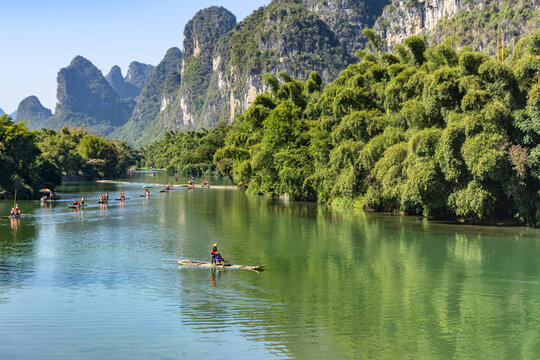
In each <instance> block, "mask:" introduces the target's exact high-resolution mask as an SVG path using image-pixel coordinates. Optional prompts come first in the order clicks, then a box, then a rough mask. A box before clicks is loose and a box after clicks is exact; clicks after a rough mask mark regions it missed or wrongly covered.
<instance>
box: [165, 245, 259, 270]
mask: <svg viewBox="0 0 540 360" xmlns="http://www.w3.org/2000/svg"><path fill="white" fill-rule="evenodd" d="M210 256H211V258H212V260H211V261H198V260H189V259H185V260H178V259H162V260H163V261H176V262H177V263H178V265H179V266H194V267H203V268H218V269H239V270H251V271H261V270H265V267H266V265H254V266H250V265H234V264H229V263H228V261H227V260H225V259H224V258H223V256H221V254H220V253H219V251H218V247H217V244H214V245H212V249H211V250H210Z"/></svg>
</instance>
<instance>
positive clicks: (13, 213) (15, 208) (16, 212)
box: [10, 205, 21, 216]
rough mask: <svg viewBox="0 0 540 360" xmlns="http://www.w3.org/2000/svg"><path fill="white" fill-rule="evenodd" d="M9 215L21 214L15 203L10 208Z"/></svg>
mask: <svg viewBox="0 0 540 360" xmlns="http://www.w3.org/2000/svg"><path fill="white" fill-rule="evenodd" d="M10 215H11V216H19V215H21V212H20V210H19V205H15V207H14V208H11V213H10Z"/></svg>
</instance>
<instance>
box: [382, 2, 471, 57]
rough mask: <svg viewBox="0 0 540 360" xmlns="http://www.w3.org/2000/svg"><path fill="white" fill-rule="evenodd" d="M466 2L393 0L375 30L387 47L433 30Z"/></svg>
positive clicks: (465, 4) (466, 5)
mask: <svg viewBox="0 0 540 360" xmlns="http://www.w3.org/2000/svg"><path fill="white" fill-rule="evenodd" d="M468 3H469V2H468V1H463V0H393V1H392V4H391V5H389V6H387V7H386V9H385V10H384V12H383V14H382V16H381V17H380V18H379V19H378V20H377V24H376V28H377V30H378V31H379V33H380V35H381V37H382V38H383V39H384V40H385V42H386V45H387V46H388V47H392V46H393V45H395V44H399V43H401V42H403V40H405V39H406V38H408V37H409V36H412V35H416V34H419V33H422V32H426V31H429V30H432V29H434V28H435V26H436V25H437V23H438V22H439V20H440V19H442V18H443V17H452V16H454V15H455V14H456V13H457V12H458V11H459V10H461V9H462V8H464V7H467V8H468Z"/></svg>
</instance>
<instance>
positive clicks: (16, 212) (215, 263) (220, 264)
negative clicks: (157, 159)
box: [1, 179, 265, 271]
mask: <svg viewBox="0 0 540 360" xmlns="http://www.w3.org/2000/svg"><path fill="white" fill-rule="evenodd" d="M202 186H203V187H209V183H208V181H207V180H206V179H205V181H204V182H203V185H202ZM194 187H195V185H194V181H193V180H191V181H190V182H189V185H181V186H180V188H189V189H193V188H194ZM143 188H144V194H141V195H140V196H142V197H149V196H150V195H151V194H150V188H151V186H150V185H144V186H143ZM172 190H174V187H173V186H172V185H171V184H168V185H167V186H164V187H162V188H161V190H160V192H169V191H172ZM128 199H129V198H127V197H126V195H125V193H124V192H123V191H121V192H120V196H119V197H118V198H115V200H117V201H125V200H128ZM45 201H53V200H52V196H49V198H48V199H47V198H46V197H43V198H42V199H41V202H45ZM85 202H86V199H85V198H84V197H82V198H81V200H78V199H75V200H74V201H73V203H72V204H71V205H69V208H71V209H80V208H84V207H86V204H85ZM98 203H99V204H108V203H109V193H108V192H107V193H105V194H104V195H100V197H99V200H98ZM30 216H31V215H30V214H22V213H21V211H20V209H19V204H15V206H14V207H13V208H12V209H11V213H10V215H9V216H1V218H8V219H19V218H23V217H30ZM210 254H211V256H212V261H210V262H208V261H195V260H174V261H176V262H178V265H185V266H197V267H206V268H223V269H243V270H253V271H258V270H264V267H265V265H256V266H247V265H233V264H229V263H228V262H227V260H225V259H223V257H222V256H221V255H220V254H219V253H217V244H214V245H213V247H212V250H211V251H210ZM167 260H168V259H167Z"/></svg>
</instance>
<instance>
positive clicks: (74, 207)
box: [68, 205, 86, 209]
mask: <svg viewBox="0 0 540 360" xmlns="http://www.w3.org/2000/svg"><path fill="white" fill-rule="evenodd" d="M84 207H86V205H69V206H68V208H70V209H80V208H84Z"/></svg>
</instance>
